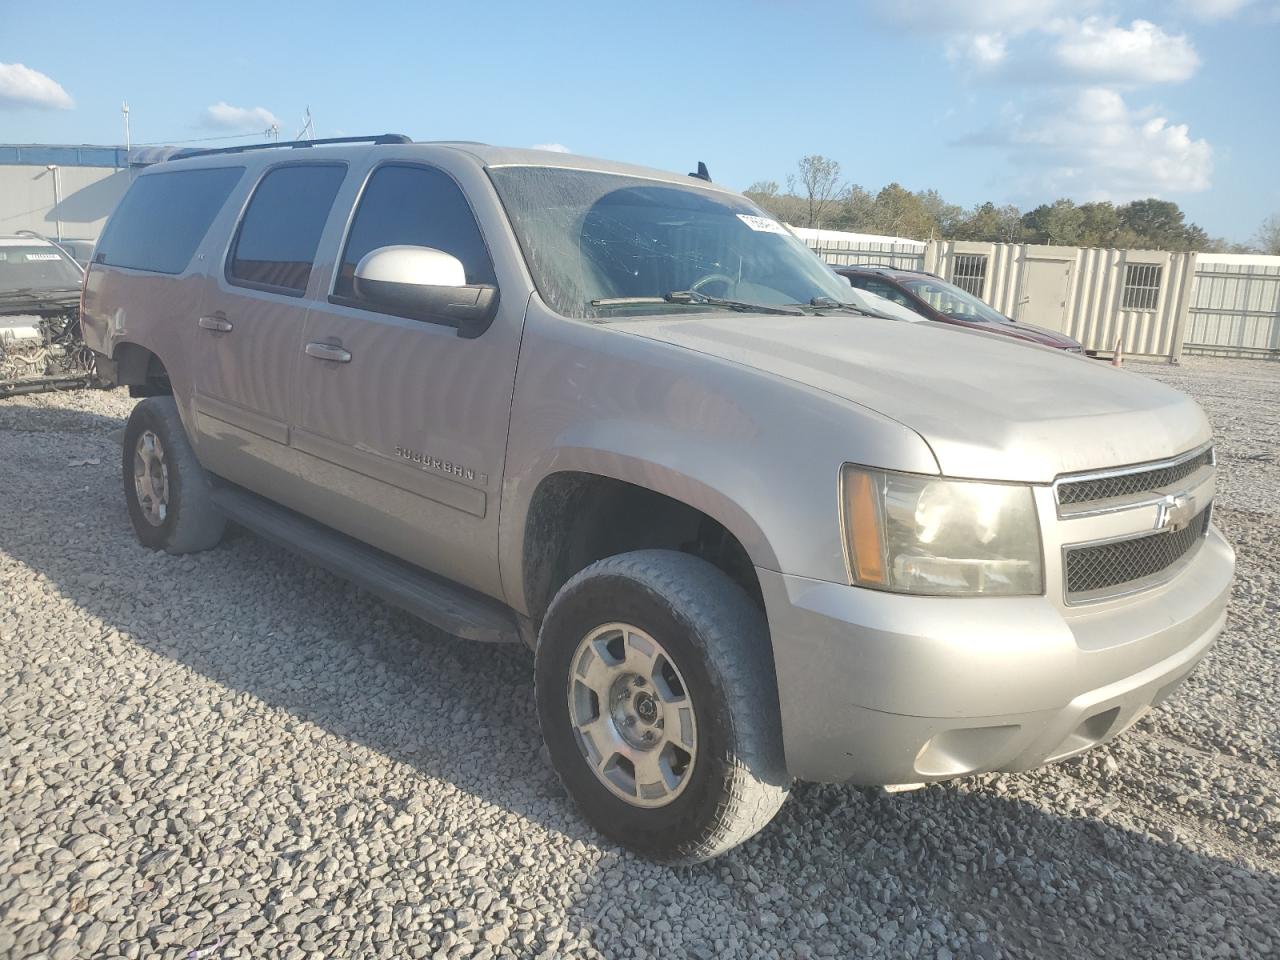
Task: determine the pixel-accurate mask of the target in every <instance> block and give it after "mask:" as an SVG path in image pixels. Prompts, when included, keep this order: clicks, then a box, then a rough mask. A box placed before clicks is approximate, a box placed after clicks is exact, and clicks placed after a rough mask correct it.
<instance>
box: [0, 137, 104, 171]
mask: <svg viewBox="0 0 1280 960" xmlns="http://www.w3.org/2000/svg"><path fill="white" fill-rule="evenodd" d="M50 163H56V164H57V165H58V166H60V167H111V168H113V169H116V170H122V169H124V168H125V167H127V166H128V165H129V151H128V150H126V149H125V148H124V147H97V146H70V145H67V146H62V145H58V144H43V143H6V144H0V165H6V166H18V165H22V166H33V167H34V166H39V167H42V166H45V165H47V164H50Z"/></svg>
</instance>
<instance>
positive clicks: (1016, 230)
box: [947, 200, 1022, 243]
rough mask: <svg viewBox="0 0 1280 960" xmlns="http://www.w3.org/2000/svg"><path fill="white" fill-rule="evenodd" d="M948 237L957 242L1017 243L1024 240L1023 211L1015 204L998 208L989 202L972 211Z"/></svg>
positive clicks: (957, 224) (956, 225)
mask: <svg viewBox="0 0 1280 960" xmlns="http://www.w3.org/2000/svg"><path fill="white" fill-rule="evenodd" d="M947 235H948V236H950V237H951V238H953V239H955V240H984V241H986V242H987V243H1017V242H1018V241H1019V240H1020V239H1022V211H1020V210H1019V209H1018V208H1017V207H1015V206H1014V205H1013V204H1006V205H1005V206H1003V207H997V206H996V205H995V204H994V203H992V202H991V201H989V200H988V201H987V202H986V203H980V204H978V205H977V206H976V207H974V208H973V209H972V210H970V211H969V213H967V214H966V215H965V216H964V218H963V219H961V220H960V221H959V222H958V223H956V224H955V226H954V227H953V228H952V229H951V231H950V232H949V233H948V234H947Z"/></svg>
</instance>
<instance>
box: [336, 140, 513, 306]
mask: <svg viewBox="0 0 1280 960" xmlns="http://www.w3.org/2000/svg"><path fill="white" fill-rule="evenodd" d="M396 244H409V245H412V246H416V247H433V248H434V249H436V250H443V251H444V252H445V253H448V254H452V255H453V256H455V257H457V258H458V259H459V260H461V261H462V266H463V268H464V269H465V270H466V274H467V283H497V280H496V279H495V277H494V274H493V262H492V261H491V260H490V259H489V250H488V248H487V247H485V245H484V238H483V237H482V236H481V235H480V227H479V225H478V224H477V223H476V218H475V215H474V214H473V213H472V212H471V206H470V205H469V204H468V203H467V198H466V197H465V196H464V195H463V193H462V190H461V188H459V186H458V185H457V184H456V183H454V182H453V178H451V177H450V176H449V175H448V174H447V173H445V172H444V171H442V170H436V169H434V168H432V167H415V166H402V165H399V164H388V165H387V166H383V167H379V168H378V169H377V170H375V171H374V172H373V176H371V177H370V178H369V182H368V183H367V184H365V188H364V193H363V194H361V196H360V204H359V206H357V207H356V215H355V218H354V219H353V220H352V221H351V231H350V233H349V234H348V235H347V246H346V249H345V250H343V253H342V265H341V266H340V267H339V269H338V281H337V284H336V285H335V287H334V291H333V292H334V294H335V296H338V297H351V296H353V295H354V293H355V288H354V277H355V272H356V264H358V263H359V262H360V260H361V259H362V258H363V257H364V255H365V254H367V253H369V252H370V251H371V250H376V249H378V247H389V246H393V245H396Z"/></svg>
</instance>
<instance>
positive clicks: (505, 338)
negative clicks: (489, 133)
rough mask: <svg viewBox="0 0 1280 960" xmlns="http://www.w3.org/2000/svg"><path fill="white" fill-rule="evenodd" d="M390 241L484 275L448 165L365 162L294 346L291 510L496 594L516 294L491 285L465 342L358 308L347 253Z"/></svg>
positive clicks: (487, 275)
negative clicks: (479, 326) (299, 508)
mask: <svg viewBox="0 0 1280 960" xmlns="http://www.w3.org/2000/svg"><path fill="white" fill-rule="evenodd" d="M396 244H409V245H413V246H419V247H432V248H435V249H437V250H443V251H444V252H446V253H449V254H451V255H453V256H455V257H457V258H458V259H459V260H460V261H462V264H463V266H464V268H465V270H466V281H467V283H495V282H496V281H495V275H494V267H493V262H492V258H491V257H490V254H489V251H488V249H487V247H486V246H485V242H484V239H483V237H482V235H481V231H480V228H479V226H478V224H477V222H476V218H475V216H474V214H473V213H472V210H471V207H470V206H469V205H468V202H467V199H466V197H465V195H464V194H463V192H462V190H461V188H460V187H459V186H458V185H457V183H455V181H454V180H453V178H452V177H451V176H450V175H449V174H448V173H446V172H444V171H443V170H441V169H439V168H437V167H433V166H425V165H421V164H415V163H408V162H390V163H385V164H383V165H381V166H378V167H376V168H374V170H373V173H372V174H371V175H370V177H369V180H368V182H367V183H366V184H365V187H364V189H363V191H362V193H361V196H360V199H359V201H358V202H357V205H356V209H355V213H354V215H353V217H352V221H351V225H350V228H349V229H348V232H347V237H346V240H345V242H344V244H343V246H342V250H341V252H340V254H339V257H338V263H337V267H336V277H335V278H334V282H333V296H332V297H331V298H329V301H328V302H322V303H320V304H318V305H317V306H315V307H314V308H313V309H312V311H311V312H310V313H309V314H308V316H307V319H306V326H305V331H304V334H303V337H302V340H303V342H302V344H301V345H300V349H301V355H300V360H299V364H298V371H299V374H298V376H299V379H298V391H297V396H298V401H297V425H296V427H295V429H294V432H293V444H294V446H295V448H296V449H297V450H298V452H299V466H300V473H301V476H302V479H303V481H304V483H305V485H306V493H305V496H306V498H307V503H306V505H305V507H304V508H303V509H305V511H306V512H307V513H309V514H310V515H312V516H314V517H315V518H316V519H318V520H321V521H322V522H324V523H326V524H328V525H329V526H332V527H335V528H337V529H338V530H342V531H343V532H346V533H349V534H351V535H352V536H355V537H358V538H359V539H361V540H364V541H365V542H367V543H371V544H373V545H374V546H377V547H380V548H382V549H384V550H386V551H388V552H390V553H392V554H394V555H396V556H399V557H402V558H403V559H406V560H409V561H410V562H412V563H415V564H417V565H419V566H422V567H424V568H426V569H429V570H432V571H434V572H436V573H439V574H441V575H443V576H446V577H449V578H451V579H453V580H455V581H457V582H459V583H463V584H466V585H467V586H470V587H473V588H475V589H477V590H481V591H483V592H485V593H488V594H490V595H493V596H500V595H501V584H500V580H499V577H498V564H497V547H498V496H499V491H500V489H501V483H502V468H503V461H504V459H505V456H506V441H507V426H508V423H509V420H510V410H511V391H512V389H513V384H514V381H515V369H516V359H517V354H518V352H519V346H520V330H521V325H522V323H523V319H524V308H525V301H524V299H523V298H521V297H518V296H505V295H504V296H503V297H502V299H501V302H500V306H499V312H498V316H497V319H496V320H495V321H494V323H493V325H492V326H491V327H490V328H489V329H488V330H487V331H486V332H485V333H484V334H483V335H481V336H480V337H478V338H475V339H465V338H462V337H459V336H458V332H457V330H455V329H454V328H453V327H449V326H444V325H441V324H436V323H429V322H424V321H422V320H414V319H409V318H407V317H402V316H395V315H392V314H388V313H383V312H378V311H376V310H374V309H372V308H370V309H366V308H363V307H361V306H359V300H358V299H357V296H356V292H355V289H354V284H353V282H352V279H353V275H354V272H355V267H356V264H357V263H359V262H360V260H361V258H363V257H364V256H365V254H367V253H369V252H370V251H371V250H375V249H377V248H379V247H385V246H392V245H396ZM509 292H511V291H503V293H504V294H506V293H509Z"/></svg>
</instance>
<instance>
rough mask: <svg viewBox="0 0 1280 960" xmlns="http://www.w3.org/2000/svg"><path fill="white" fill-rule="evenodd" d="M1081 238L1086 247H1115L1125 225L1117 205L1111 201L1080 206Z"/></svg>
mask: <svg viewBox="0 0 1280 960" xmlns="http://www.w3.org/2000/svg"><path fill="white" fill-rule="evenodd" d="M1080 217H1081V225H1080V229H1081V238H1080V242H1081V244H1083V245H1084V246H1086V247H1114V246H1117V243H1116V241H1117V240H1118V239H1119V237H1120V231H1121V229H1122V228H1123V224H1122V223H1121V222H1120V214H1119V212H1117V210H1116V207H1115V204H1113V203H1112V202H1111V201H1110V200H1101V201H1098V202H1096V203H1082V204H1081V205H1080Z"/></svg>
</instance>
